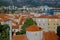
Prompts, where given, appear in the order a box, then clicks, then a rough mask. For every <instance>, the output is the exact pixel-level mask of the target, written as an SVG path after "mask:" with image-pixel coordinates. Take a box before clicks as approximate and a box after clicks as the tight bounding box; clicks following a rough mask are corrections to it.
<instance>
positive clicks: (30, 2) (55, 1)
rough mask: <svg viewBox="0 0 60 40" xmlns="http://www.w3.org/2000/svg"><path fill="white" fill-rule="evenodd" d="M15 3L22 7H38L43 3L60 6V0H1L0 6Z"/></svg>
mask: <svg viewBox="0 0 60 40" xmlns="http://www.w3.org/2000/svg"><path fill="white" fill-rule="evenodd" d="M3 5H4V6H9V5H15V6H17V7H22V6H24V5H26V6H31V7H36V6H41V5H48V6H58V7H60V0H0V6H3Z"/></svg>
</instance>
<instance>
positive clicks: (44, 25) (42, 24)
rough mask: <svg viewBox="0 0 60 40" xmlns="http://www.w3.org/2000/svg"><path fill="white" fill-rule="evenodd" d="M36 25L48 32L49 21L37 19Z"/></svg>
mask: <svg viewBox="0 0 60 40" xmlns="http://www.w3.org/2000/svg"><path fill="white" fill-rule="evenodd" d="M36 23H37V25H38V26H39V27H41V28H43V29H44V31H48V30H47V24H48V19H47V18H36Z"/></svg>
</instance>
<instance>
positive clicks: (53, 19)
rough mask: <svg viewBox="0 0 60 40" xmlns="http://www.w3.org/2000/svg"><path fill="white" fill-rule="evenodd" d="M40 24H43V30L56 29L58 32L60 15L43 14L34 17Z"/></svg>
mask: <svg viewBox="0 0 60 40" xmlns="http://www.w3.org/2000/svg"><path fill="white" fill-rule="evenodd" d="M33 19H34V20H35V21H36V22H37V25H38V26H42V28H43V29H44V30H43V31H45V32H47V31H54V32H55V33H57V26H60V17H59V16H57V15H41V16H39V17H34V18H33Z"/></svg>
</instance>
